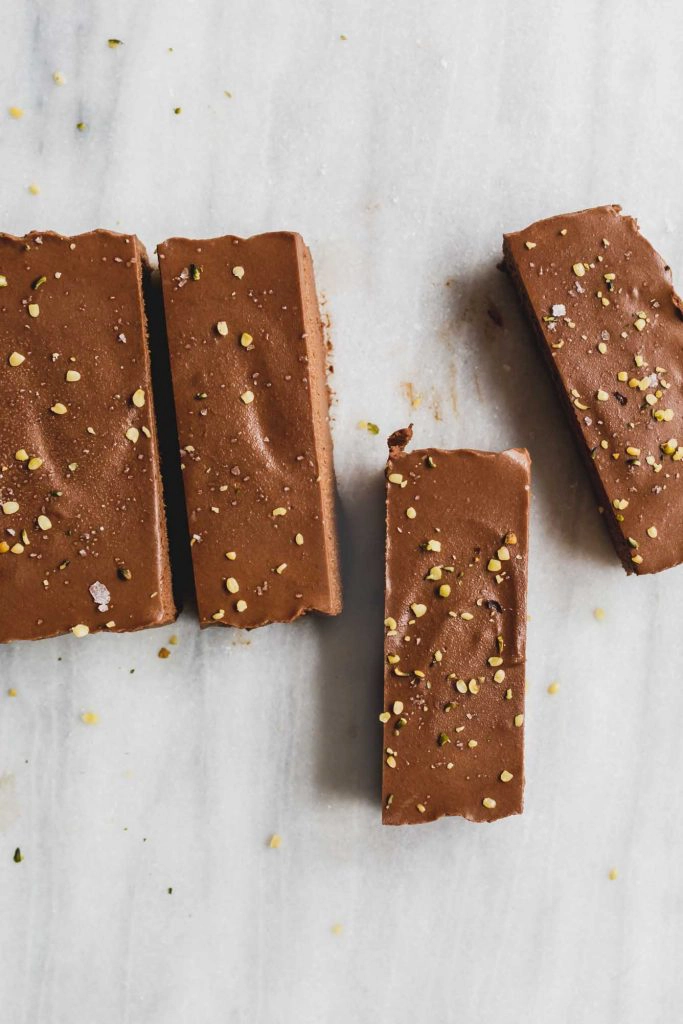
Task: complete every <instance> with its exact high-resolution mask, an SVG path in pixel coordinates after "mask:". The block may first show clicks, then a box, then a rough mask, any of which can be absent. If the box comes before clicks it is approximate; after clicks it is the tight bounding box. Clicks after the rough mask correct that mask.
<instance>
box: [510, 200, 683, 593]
mask: <svg viewBox="0 0 683 1024" xmlns="http://www.w3.org/2000/svg"><path fill="white" fill-rule="evenodd" d="M503 252H504V256H505V264H506V266H507V268H508V270H509V272H510V275H511V277H512V280H513V281H514V283H515V286H516V288H517V291H518V292H519V295H520V298H521V300H522V303H523V305H524V308H525V311H526V313H527V316H528V317H529V319H530V321H531V324H532V326H533V328H534V332H535V336H536V338H537V340H538V342H539V345H540V347H541V351H542V353H543V356H544V358H545V360H546V362H547V364H548V366H549V367H550V371H551V374H552V377H553V380H554V382H555V386H556V388H557V391H558V393H559V396H560V400H561V402H562V404H563V405H564V407H565V409H566V411H567V414H568V416H569V421H570V423H571V425H572V428H573V430H574V434H575V436H576V438H577V440H578V443H579V447H580V450H581V452H582V455H583V456H584V458H585V460H586V463H587V465H588V467H589V473H590V476H591V479H592V482H593V485H594V488H595V491H596V494H597V498H598V502H599V506H600V509H601V511H602V512H603V513H604V518H605V521H606V523H607V526H608V527H609V531H610V534H611V536H612V540H613V541H614V545H615V547H616V549H617V553H618V555H619V557H620V558H621V561H622V562H623V565H624V568H625V569H626V571H627V572H628V573H637V574H641V573H652V572H660V571H661V570H662V569H668V568H669V567H670V566H673V565H678V564H679V563H680V562H682V561H683V526H682V522H681V516H682V515H683V462H682V461H681V460H682V459H683V435H682V434H681V431H682V430H683V322H682V320H681V302H680V299H679V298H678V296H677V295H676V293H675V292H674V290H673V287H672V284H671V272H670V270H669V267H668V266H667V265H666V264H665V262H664V260H663V259H662V258H661V256H659V255H658V254H657V253H656V252H655V250H654V249H653V248H652V246H651V245H650V243H649V242H647V241H646V240H645V239H644V238H643V236H642V235H641V234H640V233H639V231H638V224H637V222H636V221H635V220H634V219H633V218H632V217H626V216H623V215H622V214H621V212H620V207H619V206H602V207H598V208H596V209H592V210H583V211H581V212H580V213H572V214H567V215H565V216H561V217H552V218H551V219H549V220H542V221H539V222H538V223H536V224H532V225H531V226H530V227H528V228H526V229H525V230H524V231H519V232H516V233H514V234H509V235H505V238H504V243H503ZM679 438H680V442H681V443H680V445H679V440H678V439H679Z"/></svg>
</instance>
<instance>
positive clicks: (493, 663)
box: [488, 654, 503, 668]
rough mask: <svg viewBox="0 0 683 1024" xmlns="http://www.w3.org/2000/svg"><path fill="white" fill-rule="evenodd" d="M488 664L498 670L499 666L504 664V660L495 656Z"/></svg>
mask: <svg viewBox="0 0 683 1024" xmlns="http://www.w3.org/2000/svg"><path fill="white" fill-rule="evenodd" d="M488 662H489V665H490V666H491V668H496V667H497V666H498V665H502V664H503V659H502V658H499V657H498V655H495V654H494V655H492V656H491V657H490V658H489V659H488Z"/></svg>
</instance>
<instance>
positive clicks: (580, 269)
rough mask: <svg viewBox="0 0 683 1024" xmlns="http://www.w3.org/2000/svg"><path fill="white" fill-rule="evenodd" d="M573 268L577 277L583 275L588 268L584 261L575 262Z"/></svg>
mask: <svg viewBox="0 0 683 1024" xmlns="http://www.w3.org/2000/svg"><path fill="white" fill-rule="evenodd" d="M572 270H573V271H574V273H575V274H576V276H577V277H583V275H584V274H585V273H586V268H585V267H584V265H583V263H575V264H574V265H573V267H572Z"/></svg>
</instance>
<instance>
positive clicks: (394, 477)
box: [387, 473, 403, 484]
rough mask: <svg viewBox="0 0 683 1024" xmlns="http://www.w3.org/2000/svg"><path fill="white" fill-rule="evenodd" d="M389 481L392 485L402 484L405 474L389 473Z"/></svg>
mask: <svg viewBox="0 0 683 1024" xmlns="http://www.w3.org/2000/svg"><path fill="white" fill-rule="evenodd" d="M387 480H388V481H389V483H390V484H402V483H403V474H402V473H389V476H388V477H387Z"/></svg>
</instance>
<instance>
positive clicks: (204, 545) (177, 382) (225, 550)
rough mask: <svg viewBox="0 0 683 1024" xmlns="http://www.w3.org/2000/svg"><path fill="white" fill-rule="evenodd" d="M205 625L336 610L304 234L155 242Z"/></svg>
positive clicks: (324, 411)
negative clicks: (158, 243) (302, 235)
mask: <svg viewBox="0 0 683 1024" xmlns="http://www.w3.org/2000/svg"><path fill="white" fill-rule="evenodd" d="M158 252H159V266H160V269H161V280H162V285H163V295H164V308H165V314H166V326H167V332H168V342H169V348H170V354H171V374H172V378H173V391H174V397H175V405H176V416H177V421H178V431H179V436H180V451H181V460H182V470H183V481H184V487H185V499H186V505H187V515H188V523H189V529H190V534H191V544H192V561H193V568H194V578H195V587H196V593H197V606H198V610H199V620H200V623H201V625H202V626H209V625H216V624H220V625H231V626H239V627H245V628H253V627H255V626H262V625H264V624H266V623H269V622H290V621H292V620H293V619H296V618H298V617H299V616H300V615H303V614H304V613H305V612H308V611H311V610H316V611H320V612H324V613H326V614H328V615H337V614H338V613H339V612H340V611H341V585H340V577H339V565H338V554H337V539H336V526H335V488H334V468H333V463H332V441H331V436H330V427H329V415H328V413H329V397H328V390H327V382H326V366H325V362H326V359H325V344H324V339H323V334H322V326H321V322H320V314H319V310H318V301H317V296H316V291H315V284H314V279H313V266H312V262H311V255H310V253H309V251H308V249H307V248H306V246H305V245H304V242H303V240H302V239H301V237H300V236H299V235H297V234H292V233H289V232H284V231H280V232H273V233H270V234H264V235H255V236H254V237H252V238H237V237H235V236H232V235H228V236H225V237H223V238H214V239H208V240H204V241H200V240H192V239H185V238H172V239H169V240H168V241H166V242H164V243H163V244H162V245H160V246H159V249H158Z"/></svg>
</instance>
